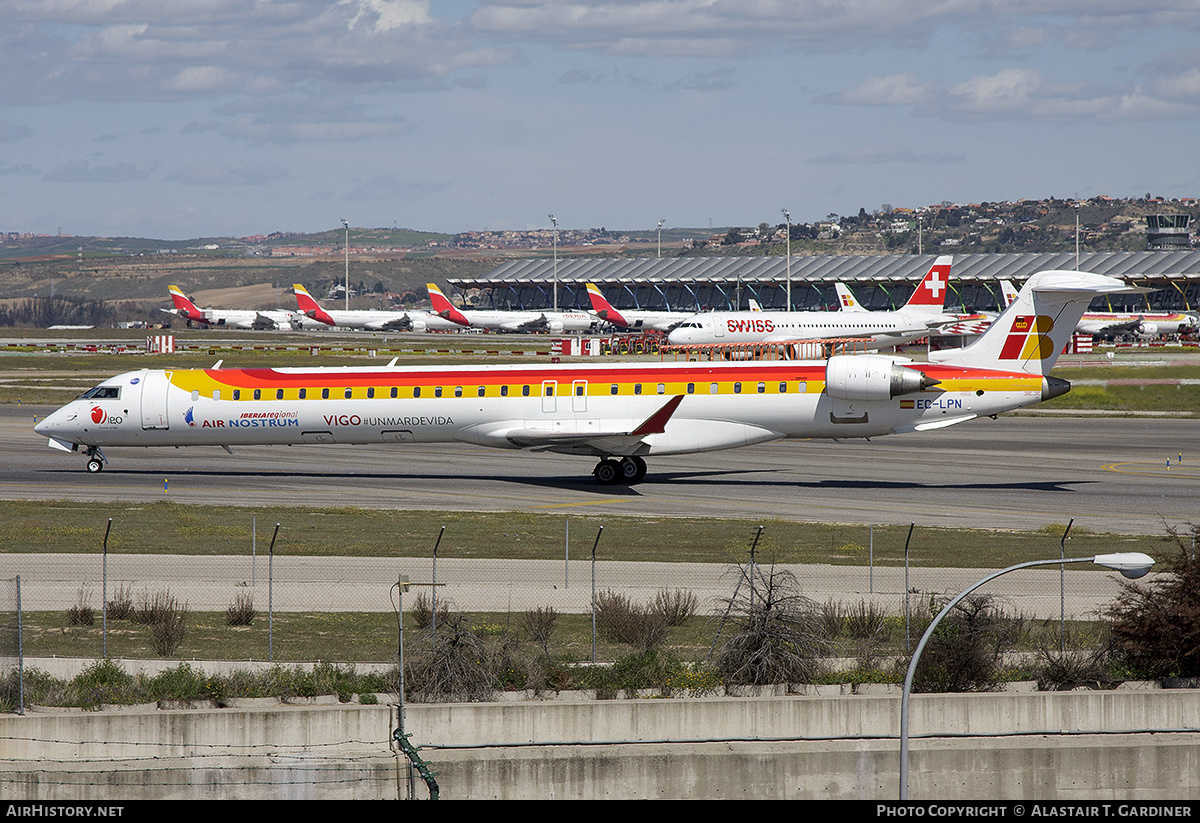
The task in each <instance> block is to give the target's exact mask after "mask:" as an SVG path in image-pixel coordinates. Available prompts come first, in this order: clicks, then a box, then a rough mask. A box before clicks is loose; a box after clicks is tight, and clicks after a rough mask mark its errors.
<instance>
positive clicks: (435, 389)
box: [433, 386, 442, 397]
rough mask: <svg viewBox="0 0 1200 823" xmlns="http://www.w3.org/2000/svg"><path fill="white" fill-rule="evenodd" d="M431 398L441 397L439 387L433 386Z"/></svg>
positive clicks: (440, 388)
mask: <svg viewBox="0 0 1200 823" xmlns="http://www.w3.org/2000/svg"><path fill="white" fill-rule="evenodd" d="M433 396H434V397H441V396H442V387H441V386H434V387H433Z"/></svg>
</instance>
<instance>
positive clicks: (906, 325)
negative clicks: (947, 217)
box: [667, 256, 955, 348]
mask: <svg viewBox="0 0 1200 823" xmlns="http://www.w3.org/2000/svg"><path fill="white" fill-rule="evenodd" d="M952 260H953V258H951V257H950V256H943V257H939V258H937V259H936V260H935V261H934V263H933V265H932V266H930V267H929V271H928V272H926V274H925V276H924V277H923V278H921V282H920V283H919V284H918V285H917V288H916V289H915V290H914V291H913V293H912V297H910V298H909V300H908V302H907V303H906V304H905V305H904V307H903V308H902V309H899V310H897V311H867V310H865V309H862V310H857V311H832V312H828V311H783V312H776V311H767V312H753V311H751V312H744V311H737V312H707V313H704V314H696V315H692V317H691V318H689V319H688V320H685V321H684V322H682V323H680V324H679V325H678V326H676V327H675V329H674V330H673V331H672V332H671V333H670V334H669V335H667V340H669V341H670V342H671V343H672V344H673V345H689V344H707V343H760V342H761V343H776V342H778V343H787V342H792V341H801V340H836V339H839V338H868V339H869V340H870V343H868V345H869V346H870V347H872V348H885V347H887V346H895V345H897V344H900V343H904V342H906V341H909V340H914V339H916V338H918V337H925V336H926V335H928V334H929V333H930V332H931V331H932V330H936V329H938V328H940V327H941V326H943V325H948V324H951V323H953V322H955V318H954V317H953V315H947V314H943V313H942V305H943V304H944V302H945V299H946V291H947V281H948V280H949V278H950V264H951V262H952Z"/></svg>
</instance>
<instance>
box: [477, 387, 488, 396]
mask: <svg viewBox="0 0 1200 823" xmlns="http://www.w3.org/2000/svg"><path fill="white" fill-rule="evenodd" d="M485 393H486V392H485V391H484V388H483V386H480V387H479V390H478V391H477V392H476V394H478V395H479V396H480V397H483V395H484V394H485Z"/></svg>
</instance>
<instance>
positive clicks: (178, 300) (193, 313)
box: [167, 286, 208, 323]
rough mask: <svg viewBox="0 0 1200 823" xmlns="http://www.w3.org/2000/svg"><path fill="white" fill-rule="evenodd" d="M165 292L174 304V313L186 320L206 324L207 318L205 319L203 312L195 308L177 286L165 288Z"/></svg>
mask: <svg viewBox="0 0 1200 823" xmlns="http://www.w3.org/2000/svg"><path fill="white" fill-rule="evenodd" d="M167 291H169V292H170V293H171V302H172V303H174V304H175V313H176V314H178V315H179V316H180V317H183V318H184V319H186V320H194V321H196V322H197V323H208V318H207V317H205V315H204V312H203V310H201V309H199V308H197V307H196V304H195V303H193V302H192V301H191V299H190V298H189V297H188V296H187V295H186V294H184V293H183V290H182V289H180V288H179V287H178V286H167Z"/></svg>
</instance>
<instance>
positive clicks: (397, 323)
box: [364, 313, 413, 331]
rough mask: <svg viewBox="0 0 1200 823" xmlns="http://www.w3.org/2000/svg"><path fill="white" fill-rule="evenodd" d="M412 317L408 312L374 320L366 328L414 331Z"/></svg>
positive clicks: (372, 329)
mask: <svg viewBox="0 0 1200 823" xmlns="http://www.w3.org/2000/svg"><path fill="white" fill-rule="evenodd" d="M412 327H413V324H412V318H411V317H409V316H408V314H407V313H405V314H401V315H400V316H399V317H391V318H388V319H386V320H373V321H371V322H370V323H367V324H366V326H364V328H366V329H370V330H371V331H412Z"/></svg>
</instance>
